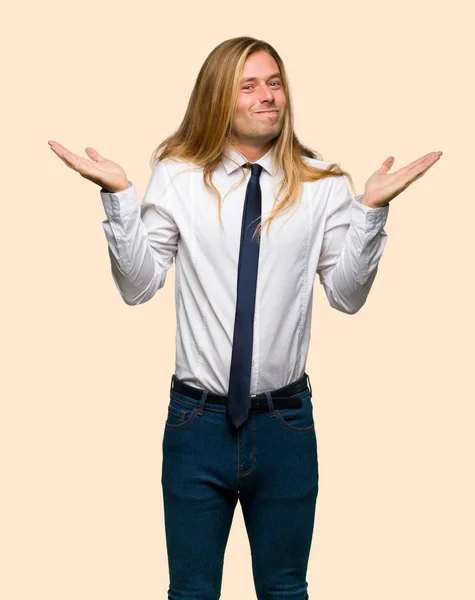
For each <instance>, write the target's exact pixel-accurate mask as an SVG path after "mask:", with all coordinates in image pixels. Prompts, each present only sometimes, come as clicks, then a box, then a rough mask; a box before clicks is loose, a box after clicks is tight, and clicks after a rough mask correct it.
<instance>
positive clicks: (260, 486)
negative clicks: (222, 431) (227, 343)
mask: <svg viewBox="0 0 475 600" xmlns="http://www.w3.org/2000/svg"><path fill="white" fill-rule="evenodd" d="M254 419H255V420H254V427H255V432H254V435H255V449H254V452H255V465H254V469H253V470H252V471H251V472H249V473H248V474H247V475H246V476H245V477H243V478H242V480H241V489H240V496H239V499H240V502H241V505H242V510H243V516H244V521H245V524H246V529H247V534H248V537H249V543H250V546H251V554H252V568H253V576H254V582H255V588H256V593H257V597H258V598H259V599H261V598H266V600H270V599H272V598H281V597H285V598H288V599H295V600H304V599H305V598H306V597H307V581H306V572H307V565H308V558H309V554H310V548H311V542H312V536H313V528H314V518H315V507H316V500H317V495H318V459H317V440H316V433H315V424H314V422H313V407H312V403H311V395H310V394H307V396H306V397H305V396H304V397H302V407H301V408H298V409H294V408H292V409H281V410H280V411H279V414H277V411H276V414H275V415H274V416H273V417H272V416H271V415H270V413H268V414H261V415H257V416H256V417H255V418H254Z"/></svg>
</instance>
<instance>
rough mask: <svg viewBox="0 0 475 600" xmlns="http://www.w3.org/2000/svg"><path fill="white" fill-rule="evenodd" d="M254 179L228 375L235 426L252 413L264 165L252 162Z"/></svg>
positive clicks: (246, 211) (245, 218)
mask: <svg viewBox="0 0 475 600" xmlns="http://www.w3.org/2000/svg"><path fill="white" fill-rule="evenodd" d="M251 169H252V173H251V178H250V179H249V183H248V184H247V189H246V198H245V200H244V211H243V217H242V228H241V248H240V251H239V265H238V279H237V301H236V317H235V321H234V337H233V349H232V355H231V370H230V375H229V390H228V405H227V408H226V417H227V418H228V419H229V420H230V421H231V423H232V424H233V425H234V426H235V427H236V429H237V428H238V427H239V426H240V425H242V424H243V423H244V422H245V421H246V420H247V418H248V413H249V405H248V400H249V390H250V386H251V366H252V341H253V333H254V309H255V303H256V284H257V267H258V265H259V237H256V239H254V240H252V234H253V233H254V231H255V229H256V227H257V226H258V225H259V223H260V220H261V187H260V184H259V176H260V174H261V171H262V166H261V165H259V164H257V163H254V164H252V163H251Z"/></svg>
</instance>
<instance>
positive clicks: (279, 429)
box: [161, 384, 318, 600]
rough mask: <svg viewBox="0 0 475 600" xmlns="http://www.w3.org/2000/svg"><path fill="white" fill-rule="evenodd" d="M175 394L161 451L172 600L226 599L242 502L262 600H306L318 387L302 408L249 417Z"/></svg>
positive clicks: (267, 411) (315, 477) (305, 397)
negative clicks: (233, 418) (228, 556)
mask: <svg viewBox="0 0 475 600" xmlns="http://www.w3.org/2000/svg"><path fill="white" fill-rule="evenodd" d="M200 392H202V396H201V401H200V400H196V399H194V398H190V397H188V396H184V395H183V394H179V393H177V392H176V391H175V390H173V389H172V390H171V391H170V399H169V406H168V415H167V418H166V422H165V426H164V434H163V444H162V452H163V454H162V456H163V462H162V478H161V483H162V491H163V503H164V515H165V533H166V544H167V553H168V568H169V576H170V585H169V589H168V599H169V600H217V599H218V598H219V597H220V595H221V581H222V574H223V564H224V552H225V548H226V543H227V540H228V536H229V531H230V528H231V522H232V519H233V514H234V508H235V506H236V503H237V501H238V500H239V501H240V503H241V508H242V511H243V517H244V521H245V526H246V531H247V535H248V538H249V544H250V549H251V556H252V571H253V579H254V586H255V591H256V594H257V598H258V599H259V600H264V599H265V600H272V599H273V598H275V599H277V598H278V599H279V600H282V599H284V598H285V599H286V600H290V599H292V600H307V599H308V593H307V586H308V584H307V581H306V572H307V564H308V557H309V553H310V545H311V540H312V535H313V526H314V517H315V505H316V500H317V494H318V460H317V440H316V434H315V423H314V420H313V405H312V391H311V384H310V387H307V388H306V389H305V390H304V391H302V392H299V393H297V394H294V396H293V397H300V398H301V399H302V405H301V407H299V408H280V409H274V408H273V404H272V398H271V396H270V394H269V393H266V398H267V408H265V409H264V410H260V411H257V410H255V411H253V410H251V411H250V412H249V419H248V420H247V421H246V422H245V423H244V424H243V425H242V426H241V427H240V428H239V429H236V428H235V427H234V426H233V425H232V424H231V423H230V422H229V421H228V419H227V418H226V406H224V405H217V404H211V403H209V402H206V395H207V392H206V390H200Z"/></svg>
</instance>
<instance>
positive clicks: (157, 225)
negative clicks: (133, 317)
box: [100, 162, 180, 305]
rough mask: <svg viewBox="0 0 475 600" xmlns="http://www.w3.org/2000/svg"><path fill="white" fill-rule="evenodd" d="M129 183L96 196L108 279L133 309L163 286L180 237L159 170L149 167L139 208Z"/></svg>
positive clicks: (165, 180) (164, 178)
mask: <svg viewBox="0 0 475 600" xmlns="http://www.w3.org/2000/svg"><path fill="white" fill-rule="evenodd" d="M129 183H130V184H131V185H130V187H129V188H128V189H126V190H123V191H121V192H117V193H111V192H107V191H106V190H104V188H102V189H101V191H100V194H101V199H102V203H103V206H104V210H105V213H106V216H107V219H106V220H105V221H103V222H102V226H103V228H104V232H105V235H106V238H107V243H108V250H109V258H110V261H111V272H112V277H113V280H114V283H115V285H116V287H117V289H118V290H119V292H120V294H121V296H122V298H123V300H124V301H125V303H126V304H130V305H136V304H143V303H144V302H147V301H148V300H150V299H151V298H152V297H153V295H154V294H155V292H156V291H157V290H159V289H160V288H161V287H163V286H164V284H165V279H166V274H167V271H168V269H169V268H170V266H171V264H172V262H173V258H174V256H175V254H176V251H177V247H178V239H179V236H180V234H179V230H178V227H177V225H176V223H175V220H174V218H173V215H172V211H171V206H170V204H171V196H170V194H169V193H167V190H168V189H169V183H170V178H169V176H168V172H167V170H166V167H165V165H164V164H163V163H162V162H159V163H158V165H156V166H155V168H154V170H153V172H152V175H151V177H150V181H149V184H148V186H147V190H146V192H145V196H144V200H143V202H142V205H140V204H139V201H138V198H137V190H136V188H135V185H134V183H133V182H131V181H129Z"/></svg>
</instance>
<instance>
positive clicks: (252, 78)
mask: <svg viewBox="0 0 475 600" xmlns="http://www.w3.org/2000/svg"><path fill="white" fill-rule="evenodd" d="M274 77H280V78H281V79H282V75H281V74H280V73H273V74H272V75H270V77H269V78H268V79H273V78H274ZM246 81H257V77H246V78H245V79H241V84H243V83H245V82H246Z"/></svg>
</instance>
